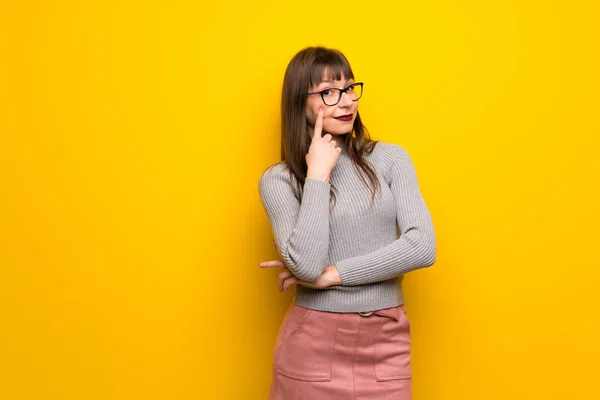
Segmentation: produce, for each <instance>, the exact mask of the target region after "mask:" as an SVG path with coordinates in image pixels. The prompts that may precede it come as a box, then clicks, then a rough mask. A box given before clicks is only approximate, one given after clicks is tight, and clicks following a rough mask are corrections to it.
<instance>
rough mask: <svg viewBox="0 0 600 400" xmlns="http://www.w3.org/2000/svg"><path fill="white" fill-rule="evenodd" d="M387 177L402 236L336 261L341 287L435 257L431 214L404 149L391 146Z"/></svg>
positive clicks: (407, 269) (409, 268)
mask: <svg viewBox="0 0 600 400" xmlns="http://www.w3.org/2000/svg"><path fill="white" fill-rule="evenodd" d="M390 150H392V151H390V152H389V153H388V154H386V157H390V164H391V165H390V168H389V171H388V179H389V181H390V189H391V191H392V192H393V194H394V198H395V201H396V206H397V222H398V226H399V228H400V232H401V236H400V238H398V239H397V240H395V241H394V242H392V243H390V244H388V245H387V246H385V247H382V248H380V249H377V250H375V251H373V252H370V253H368V254H364V255H360V256H356V257H351V258H346V259H344V260H341V261H338V262H336V263H335V265H336V267H337V269H338V271H339V274H340V277H341V280H342V285H343V286H354V285H363V284H367V283H373V282H380V281H384V280H387V279H392V278H395V277H397V276H400V275H402V274H405V273H407V272H410V271H413V270H415V269H418V268H423V267H427V266H430V265H432V264H433V263H434V262H435V259H436V238H435V232H434V228H433V223H432V220H431V215H430V213H429V210H428V208H427V205H426V204H425V201H424V200H423V197H422V195H421V192H420V190H419V185H418V182H417V176H416V172H415V169H414V166H413V163H412V160H411V159H410V156H409V155H408V153H407V152H406V150H405V149H404V148H402V147H400V146H394V147H393V148H391V149H390Z"/></svg>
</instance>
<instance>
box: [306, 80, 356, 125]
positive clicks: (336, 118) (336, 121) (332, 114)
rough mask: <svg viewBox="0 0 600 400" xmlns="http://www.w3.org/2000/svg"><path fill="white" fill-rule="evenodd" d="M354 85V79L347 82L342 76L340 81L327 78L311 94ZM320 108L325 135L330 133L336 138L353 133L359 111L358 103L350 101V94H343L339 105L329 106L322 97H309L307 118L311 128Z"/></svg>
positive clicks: (316, 95) (311, 89)
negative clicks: (336, 136) (321, 108)
mask: <svg viewBox="0 0 600 400" xmlns="http://www.w3.org/2000/svg"><path fill="white" fill-rule="evenodd" d="M352 83H354V80H353V79H348V80H346V78H345V77H344V74H342V75H341V79H340V80H332V78H327V80H324V81H323V82H321V83H320V84H319V85H317V86H313V87H312V88H310V89H309V92H320V91H322V90H325V89H328V88H337V89H344V88H345V87H347V86H348V85H350V84H352ZM319 107H323V134H325V133H330V134H331V135H332V136H335V135H344V134H346V133H350V132H352V127H353V126H354V120H355V119H356V113H357V111H358V101H352V100H350V98H349V97H348V94H346V93H343V94H342V98H341V99H340V101H339V103H337V104H336V105H333V106H328V105H325V104H324V103H323V100H322V98H321V95H319V94H311V95H309V96H308V98H307V100H306V118H307V119H308V122H309V124H310V125H311V126H314V124H315V121H316V118H317V113H318V112H319ZM311 135H312V133H311Z"/></svg>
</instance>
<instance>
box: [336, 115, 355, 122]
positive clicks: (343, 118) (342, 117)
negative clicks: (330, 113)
mask: <svg viewBox="0 0 600 400" xmlns="http://www.w3.org/2000/svg"><path fill="white" fill-rule="evenodd" d="M353 117H354V116H353V115H352V114H346V115H340V116H339V117H333V118H335V119H337V120H338V121H352V118H353Z"/></svg>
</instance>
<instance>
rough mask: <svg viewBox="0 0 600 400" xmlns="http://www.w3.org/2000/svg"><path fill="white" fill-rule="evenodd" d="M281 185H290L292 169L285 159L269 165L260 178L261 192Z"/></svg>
mask: <svg viewBox="0 0 600 400" xmlns="http://www.w3.org/2000/svg"><path fill="white" fill-rule="evenodd" d="M281 186H290V170H289V169H288V167H287V165H286V164H285V162H283V161H282V162H279V163H277V164H273V165H271V166H270V167H268V168H267V169H266V170H265V171H264V172H263V173H262V174H261V175H260V178H259V179H258V187H259V190H260V191H261V192H263V191H265V190H269V189H277V188H280V187H281Z"/></svg>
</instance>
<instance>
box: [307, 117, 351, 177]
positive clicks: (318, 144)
mask: <svg viewBox="0 0 600 400" xmlns="http://www.w3.org/2000/svg"><path fill="white" fill-rule="evenodd" d="M322 131H323V107H321V108H319V112H318V113H317V119H316V121H315V130H314V133H313V137H312V142H311V144H310V147H309V148H308V154H306V164H307V166H308V171H307V173H306V177H307V178H312V179H319V180H321V181H325V182H329V176H330V175H331V170H332V169H333V167H334V166H335V163H336V162H337V159H338V158H339V156H340V153H341V152H342V149H341V147H337V143H336V141H335V140H333V138H332V136H331V134H329V133H327V134H325V135H324V136H323V137H321V133H322Z"/></svg>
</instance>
